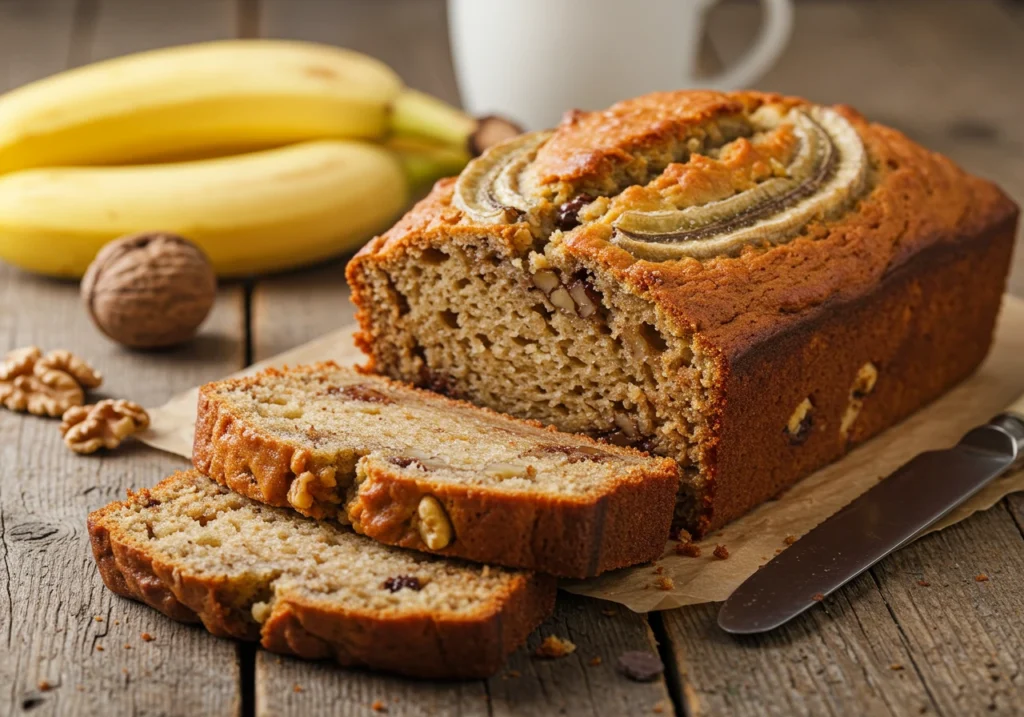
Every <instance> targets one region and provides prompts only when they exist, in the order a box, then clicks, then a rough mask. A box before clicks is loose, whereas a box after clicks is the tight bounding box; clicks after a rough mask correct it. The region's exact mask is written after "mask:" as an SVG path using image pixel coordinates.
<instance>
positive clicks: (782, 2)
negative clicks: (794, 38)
mask: <svg viewBox="0 0 1024 717" xmlns="http://www.w3.org/2000/svg"><path fill="white" fill-rule="evenodd" d="M761 6H762V7H763V8H764V24H763V25H762V26H761V33H760V34H759V35H758V37H757V41H756V42H755V43H754V46H753V47H751V48H750V49H749V50H747V52H746V53H745V54H744V55H743V56H742V57H741V58H740V59H739V60H737V61H736V63H735V64H734V65H733V66H732V67H727V68H725V69H724V70H723V71H722V72H720V73H718V74H717V75H714V76H712V77H702V78H700V80H699V83H700V84H701V85H704V86H706V87H714V88H717V89H722V90H736V89H743V88H746V87H747V86H748V85H751V84H753V83H754V82H756V81H757V80H758V79H759V78H760V77H761V75H763V74H764V73H765V72H767V71H768V68H769V67H771V66H772V63H774V62H775V60H776V59H778V57H779V55H780V54H781V53H782V50H783V49H784V48H785V47H786V42H787V41H788V40H789V35H790V32H791V31H792V30H793V2H792V0H761Z"/></svg>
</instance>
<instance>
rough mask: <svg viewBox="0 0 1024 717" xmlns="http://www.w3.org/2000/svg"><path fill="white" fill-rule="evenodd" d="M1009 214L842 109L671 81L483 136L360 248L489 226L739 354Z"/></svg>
mask: <svg viewBox="0 0 1024 717" xmlns="http://www.w3.org/2000/svg"><path fill="white" fill-rule="evenodd" d="M1015 212H1016V208H1015V206H1014V205H1013V203H1012V202H1011V201H1010V200H1009V199H1008V198H1007V197H1006V196H1005V195H1004V194H1003V193H1002V192H1001V191H1000V190H999V189H998V188H997V187H995V186H994V185H993V184H991V183H990V182H987V181H985V180H982V179H979V178H976V177H973V176H971V175H968V174H966V173H965V172H963V171H962V170H961V169H959V168H958V167H957V166H956V165H955V164H953V162H951V161H950V160H949V159H947V158H945V157H943V156H941V155H939V154H936V153H934V152H930V151H928V150H926V149H924V148H923V147H921V146H919V145H917V144H916V143H914V142H912V141H910V140H909V139H908V138H907V137H906V136H904V135H903V134H901V133H900V132H898V131H896V130H893V129H890V128H888V127H884V126H881V125H878V124H873V123H869V122H868V121H867V120H865V119H864V118H863V117H861V116H860V115H859V114H858V113H857V112H856V111H855V110H853V109H851V108H849V107H846V106H831V107H829V106H819V105H813V104H811V103H808V102H806V101H805V100H802V99H799V98H795V97H786V96H781V95H776V94H765V93H757V92H735V93H720V92H712V91H680V92H666V93H656V94H651V95H645V96H643V97H639V98H636V99H633V100H628V101H625V102H621V103H619V104H617V105H614V106H612V107H610V108H609V109H607V110H604V111H600V112H580V111H572V112H569V113H567V114H566V116H565V118H564V119H563V121H562V123H561V124H560V125H559V126H558V127H557V128H555V129H554V130H552V131H545V132H535V133H530V134H527V135H522V136H520V137H518V138H515V139H512V140H509V141H508V142H505V143H503V144H501V145H498V146H497V147H494V148H492V149H491V150H489V151H488V152H487V153H486V154H485V155H484V156H483V157H480V158H478V159H476V160H474V161H473V162H472V163H470V165H469V166H468V167H467V168H466V169H465V170H464V171H463V173H462V174H461V175H460V177H458V178H453V179H447V180H442V181H441V182H439V183H438V184H437V185H436V186H435V187H434V190H433V191H432V192H431V194H430V195H429V196H428V197H427V198H426V199H424V200H423V201H422V202H420V203H419V204H417V205H416V207H414V208H413V209H412V210H411V211H410V212H409V213H408V214H407V215H406V216H405V217H404V218H403V219H402V220H401V221H399V222H398V223H397V224H396V225H395V226H394V227H393V228H392V229H391V230H390V231H388V232H387V233H385V234H383V235H382V236H380V237H377V238H376V239H374V240H373V241H371V242H370V243H369V244H368V245H367V246H366V247H365V248H364V249H363V251H362V252H361V253H360V257H362V258H363V259H366V258H370V257H372V258H373V259H374V260H379V261H384V262H387V261H389V260H390V259H392V258H396V257H398V256H399V255H401V254H403V253H405V251H406V250H407V249H408V248H410V247H421V248H425V247H428V246H436V245H438V244H440V243H443V242H444V241H447V240H450V239H458V238H466V239H470V238H473V237H485V238H487V240H488V241H489V242H491V243H492V244H493V245H494V246H496V247H497V249H498V253H499V254H500V255H501V256H502V258H503V259H508V260H510V261H516V260H519V261H523V262H524V263H525V264H526V265H527V266H529V267H533V268H534V269H536V268H537V267H544V266H548V265H550V264H552V263H554V264H558V265H559V266H561V267H563V269H564V268H566V267H569V268H571V269H572V270H574V271H580V272H584V273H591V274H600V275H602V276H605V277H607V276H610V277H612V278H613V279H614V280H615V281H616V282H617V284H618V285H619V286H620V287H622V288H623V289H624V290H626V291H628V292H630V293H633V294H635V295H637V296H641V297H643V298H645V299H647V300H649V301H652V302H653V303H654V304H655V305H656V306H657V308H658V309H659V313H660V314H661V315H662V316H663V318H664V319H666V320H667V323H668V324H669V325H671V326H673V327H674V328H676V329H677V330H678V331H679V332H688V333H692V334H694V335H695V338H696V339H697V340H698V341H699V342H700V343H702V344H703V345H704V346H706V347H707V348H708V349H711V350H714V351H723V352H725V353H728V354H731V355H736V354H737V353H742V352H743V351H745V350H746V349H748V348H749V347H751V346H752V345H755V344H757V343H758V342H760V341H762V340H764V339H766V338H768V337H769V336H771V335H772V334H774V333H777V332H780V331H783V330H785V329H786V328H788V327H791V326H793V325H795V323H797V322H799V321H801V320H804V319H806V318H808V317H810V316H813V315H814V314H816V313H817V312H819V311H822V310H823V309H824V308H825V307H827V305H828V303H829V302H832V301H843V300H852V299H856V298H858V297H859V296H862V295H864V294H866V293H868V292H870V291H871V289H872V288H873V287H874V286H876V285H877V284H878V283H879V282H880V281H881V280H882V278H883V277H884V276H885V275H886V274H887V273H888V272H890V271H892V270H893V269H895V268H897V267H899V266H901V265H903V264H905V263H906V262H907V261H909V260H912V259H913V257H915V256H916V255H918V254H919V253H920V252H921V251H923V250H925V249H927V248H929V247H932V246H934V245H937V244H943V243H954V242H956V241H960V240H969V238H970V237H972V236H975V235H978V234H980V233H982V232H984V231H985V230H987V229H989V228H991V227H993V226H995V225H998V224H1000V223H1002V222H1005V221H1009V220H1010V219H1011V218H1012V217H1013V216H1014V214H1015Z"/></svg>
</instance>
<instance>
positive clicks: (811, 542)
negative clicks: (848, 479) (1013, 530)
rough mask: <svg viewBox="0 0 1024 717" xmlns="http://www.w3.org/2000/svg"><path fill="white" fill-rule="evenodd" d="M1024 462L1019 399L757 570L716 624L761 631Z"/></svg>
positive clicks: (1023, 414) (1023, 402)
mask: <svg viewBox="0 0 1024 717" xmlns="http://www.w3.org/2000/svg"><path fill="white" fill-rule="evenodd" d="M1022 460H1024V396H1022V397H1021V398H1020V399H1019V400H1018V401H1017V402H1016V403H1014V404H1013V405H1012V406H1011V407H1010V408H1009V409H1007V412H1005V413H1001V414H999V415H998V416H996V417H995V418H993V419H992V420H991V421H989V422H988V423H987V424H985V425H983V426H979V427H977V428H975V429H973V430H971V431H969V432H968V433H967V434H966V435H965V436H964V437H963V438H962V439H960V442H959V443H957V444H956V445H955V446H953V447H952V448H947V449H946V450H941V451H928V452H926V453H922V454H920V455H919V456H916V457H915V458H913V459H912V460H911V461H910V462H909V463H906V464H905V465H903V466H901V467H900V468H898V469H897V470H896V472H894V473H893V474H892V475H890V476H889V477H888V478H886V479H885V480H883V481H881V482H880V483H879V484H878V485H876V486H873V487H872V488H871V489H870V490H868V491H867V492H866V493H864V494H863V495H862V496H860V497H859V498H857V499H856V500H854V501H853V502H852V503H850V504H849V505H847V506H846V507H845V508H843V509H842V510H840V511H839V512H838V513H836V514H835V515H833V516H832V517H830V518H828V519H827V520H825V522H823V523H821V524H820V525H818V526H817V527H816V528H814V529H813V530H811V531H810V532H808V533H807V534H806V535H804V536H803V537H802V538H800V539H799V540H797V541H796V542H795V543H794V544H793V545H791V546H790V547H789V548H787V549H786V550H784V551H783V552H782V553H780V554H779V555H778V556H776V557H775V558H774V559H773V560H772V561H771V562H769V563H768V564H767V565H765V566H764V567H762V568H761V569H760V570H758V571H757V572H756V573H754V574H753V575H751V576H750V577H749V578H747V580H746V581H745V582H744V583H743V584H742V585H740V586H739V588H737V589H736V591H735V592H734V593H733V594H732V595H731V596H729V599H728V600H726V601H725V604H724V605H722V609H721V610H720V611H719V613H718V625H719V626H720V627H721V628H722V629H723V630H725V631H726V632H730V633H733V634H750V633H757V632H765V631H767V630H772V629H774V628H776V627H779V626H780V625H782V624H783V623H785V622H787V621H788V620H790V619H792V618H794V617H796V616H797V615H799V614H800V613H802V612H803V611H804V610H806V609H807V608H809V607H811V606H812V605H814V604H815V603H816V602H820V601H821V600H823V599H824V598H825V597H826V596H827V595H829V593H831V592H833V591H835V590H837V589H838V588H839V587H841V586H842V585H845V584H846V583H847V582H849V581H850V580H852V579H853V578H855V577H857V576H858V575H860V574H861V573H862V572H864V571H865V570H867V569H868V568H870V567H871V566H872V565H874V564H875V563H877V562H878V561H879V560H881V559H882V558H884V557H885V556H886V555H888V554H889V553H891V552H893V551H894V550H897V549H899V548H901V547H903V546H904V545H906V544H907V543H909V542H910V541H911V540H913V539H914V536H916V535H917V534H918V533H920V532H921V531H922V530H924V529H926V528H927V527H928V526H930V525H932V524H933V523H935V522H936V521H938V520H939V519H940V518H942V517H943V516H944V515H946V514H947V513H949V512H950V511H951V510H953V508H955V507H956V506H958V505H960V504H961V503H963V502H964V501H965V500H967V499H968V498H970V497H971V496H972V495H974V494H975V493H977V492H978V491H979V490H980V489H981V488H982V487H984V486H985V485H986V484H987V483H989V482H990V481H992V480H993V479H995V478H996V477H998V476H999V475H1001V474H1002V473H1005V472H1006V471H1007V470H1008V469H1009V468H1010V467H1012V466H1014V465H1015V464H1019V463H1021V462H1022Z"/></svg>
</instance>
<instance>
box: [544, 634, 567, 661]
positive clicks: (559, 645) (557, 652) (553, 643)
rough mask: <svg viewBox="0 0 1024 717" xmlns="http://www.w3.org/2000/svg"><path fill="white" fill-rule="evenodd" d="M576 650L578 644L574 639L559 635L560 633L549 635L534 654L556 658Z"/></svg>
mask: <svg viewBox="0 0 1024 717" xmlns="http://www.w3.org/2000/svg"><path fill="white" fill-rule="evenodd" d="M575 651H576V645H575V644H574V643H573V642H572V641H570V640H566V639H563V638H561V637H558V635H548V636H547V637H545V638H544V641H543V642H542V643H540V646H539V647H538V648H537V649H536V651H535V652H534V654H535V655H536V656H537V657H546V658H549V659H555V658H559V657H565V656H566V655H571V654H572V653H573V652H575Z"/></svg>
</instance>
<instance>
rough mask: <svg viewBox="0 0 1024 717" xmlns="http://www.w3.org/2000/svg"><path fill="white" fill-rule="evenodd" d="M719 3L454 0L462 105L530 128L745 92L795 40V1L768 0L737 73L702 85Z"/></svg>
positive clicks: (452, 26) (451, 22)
mask: <svg viewBox="0 0 1024 717" xmlns="http://www.w3.org/2000/svg"><path fill="white" fill-rule="evenodd" d="M715 2H717V0H448V26H449V30H450V35H451V43H452V55H453V57H454V60H455V72H456V75H457V77H458V82H459V89H460V91H461V94H462V102H463V104H464V105H465V107H466V109H467V110H468V111H469V112H471V113H473V114H475V115H485V114H501V115H503V116H506V117H510V118H511V119H514V120H516V121H518V122H521V123H522V124H524V125H525V126H526V127H527V128H528V129H541V128H544V127H551V126H554V125H555V124H556V123H557V122H558V120H559V119H560V117H561V115H562V113H563V112H564V111H565V110H567V109H571V108H578V109H600V108H603V107H607V106H608V105H610V104H613V103H615V102H617V101H619V100H622V99H626V98H628V97H633V96H635V95H641V94H644V93H646V92H654V91H656V90H674V89H679V88H681V87H713V88H716V89H723V90H728V89H737V88H741V87H747V86H750V85H752V84H753V83H754V82H756V81H757V80H758V78H760V77H761V75H762V74H764V72H765V71H767V70H768V68H769V67H771V65H772V63H774V62H775V60H776V58H777V57H778V55H779V53H780V52H781V51H782V49H783V48H784V47H785V45H786V42H787V40H788V39H789V34H790V30H791V29H792V21H793V6H792V0H761V4H762V5H763V7H764V22H763V25H762V27H761V33H760V36H759V37H758V38H757V40H756V41H755V43H754V46H753V47H751V48H750V49H749V50H748V51H747V52H746V54H745V55H744V56H743V57H741V58H740V59H739V60H738V61H737V62H736V63H735V64H734V65H733V66H732V67H728V68H726V69H724V70H723V71H722V72H721V73H720V74H718V75H716V76H714V77H704V78H698V77H696V73H695V65H696V62H697V53H698V50H699V46H700V39H701V35H702V33H703V28H704V15H705V13H706V11H707V10H708V8H709V7H710V6H711V5H713V4H714V3H715Z"/></svg>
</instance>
